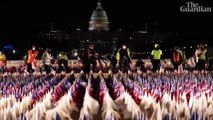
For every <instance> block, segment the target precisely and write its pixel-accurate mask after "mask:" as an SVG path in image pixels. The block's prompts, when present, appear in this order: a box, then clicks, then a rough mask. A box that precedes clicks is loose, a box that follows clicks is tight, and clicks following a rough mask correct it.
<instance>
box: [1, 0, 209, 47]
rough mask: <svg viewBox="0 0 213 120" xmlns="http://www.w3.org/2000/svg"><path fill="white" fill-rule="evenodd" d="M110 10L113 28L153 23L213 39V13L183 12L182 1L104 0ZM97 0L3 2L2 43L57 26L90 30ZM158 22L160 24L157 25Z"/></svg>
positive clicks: (189, 37) (204, 1)
mask: <svg viewBox="0 0 213 120" xmlns="http://www.w3.org/2000/svg"><path fill="white" fill-rule="evenodd" d="M101 2H102V7H103V9H104V10H105V11H106V12H107V15H108V18H109V21H110V28H111V31H115V30H117V29H118V28H122V29H123V30H126V31H137V30H144V24H145V22H147V24H148V30H149V29H153V26H155V28H157V29H158V31H159V32H160V33H165V32H175V33H178V34H180V36H181V37H180V39H184V40H189V41H192V42H194V41H202V40H203V41H205V42H206V41H210V40H212V38H213V32H212V27H213V23H212V21H213V20H212V12H211V13H182V12H180V6H182V5H186V1H180V0H167V1H166V0H158V1H154V0H149V2H147V1H145V0H144V1H143V0H137V1H136V0H102V1H101ZM193 2H197V3H199V4H200V5H202V6H206V7H213V6H212V0H202V1H201V0H200V1H193ZM96 3H97V0H70V1H66V2H65V1H61V0H60V1H58V2H52V1H46V2H44V0H43V1H36V2H30V1H28V2H26V1H25V2H21V1H19V2H11V1H7V2H6V1H5V2H4V1H1V2H0V40H1V42H0V44H1V46H2V43H3V44H9V43H12V44H13V45H14V46H15V47H18V46H19V45H20V44H24V43H25V42H26V41H28V40H36V39H38V33H39V32H41V31H48V30H50V24H51V22H53V23H54V29H60V30H66V31H67V32H73V31H75V30H76V28H81V29H82V30H83V31H87V30H88V22H89V20H90V16H91V14H92V11H93V10H94V9H95V8H96V6H97V4H96ZM155 23H157V24H155Z"/></svg>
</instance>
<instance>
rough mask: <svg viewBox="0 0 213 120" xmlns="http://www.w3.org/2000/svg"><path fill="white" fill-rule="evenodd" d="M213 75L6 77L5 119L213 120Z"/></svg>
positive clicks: (2, 92) (2, 81)
mask: <svg viewBox="0 0 213 120" xmlns="http://www.w3.org/2000/svg"><path fill="white" fill-rule="evenodd" d="M212 79H213V76H212V73H211V72H204V73H193V72H192V73H189V72H184V73H177V72H171V73H143V72H141V71H140V70H138V71H137V72H134V73H132V72H130V71H129V72H128V73H122V72H121V71H119V72H118V73H117V74H113V73H112V72H111V71H109V72H108V73H102V72H101V71H99V73H92V71H91V72H90V74H89V75H88V76H86V75H85V74H84V73H83V71H81V72H80V73H78V74H76V73H74V72H73V71H72V72H71V73H68V74H63V73H61V74H53V73H52V74H49V75H47V74H41V73H34V74H25V73H23V74H19V73H13V74H2V75H0V85H1V89H0V120H78V119H79V120H93V119H94V120H100V119H103V120H211V119H213V94H212V93H213V87H212Z"/></svg>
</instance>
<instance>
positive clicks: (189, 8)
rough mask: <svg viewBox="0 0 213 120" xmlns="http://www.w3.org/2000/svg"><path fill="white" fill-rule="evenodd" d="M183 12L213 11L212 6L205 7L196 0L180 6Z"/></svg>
mask: <svg viewBox="0 0 213 120" xmlns="http://www.w3.org/2000/svg"><path fill="white" fill-rule="evenodd" d="M180 11H181V12H212V8H211V7H204V6H201V5H199V4H198V3H194V2H186V5H185V6H184V5H183V6H181V7H180Z"/></svg>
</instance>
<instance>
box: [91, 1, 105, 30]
mask: <svg viewBox="0 0 213 120" xmlns="http://www.w3.org/2000/svg"><path fill="white" fill-rule="evenodd" d="M89 30H90V31H92V30H98V31H100V30H105V31H108V30H109V21H108V17H107V14H106V12H105V10H103V9H102V6H101V2H100V1H99V2H98V3H97V8H96V9H95V10H94V11H93V12H92V16H91V20H90V22H89Z"/></svg>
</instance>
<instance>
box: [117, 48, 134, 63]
mask: <svg viewBox="0 0 213 120" xmlns="http://www.w3.org/2000/svg"><path fill="white" fill-rule="evenodd" d="M120 51H121V48H120V49H119V50H118V52H117V54H116V59H117V61H120V59H121V55H120ZM127 55H128V57H129V58H130V60H131V59H132V58H131V55H130V50H129V49H128V48H127Z"/></svg>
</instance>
